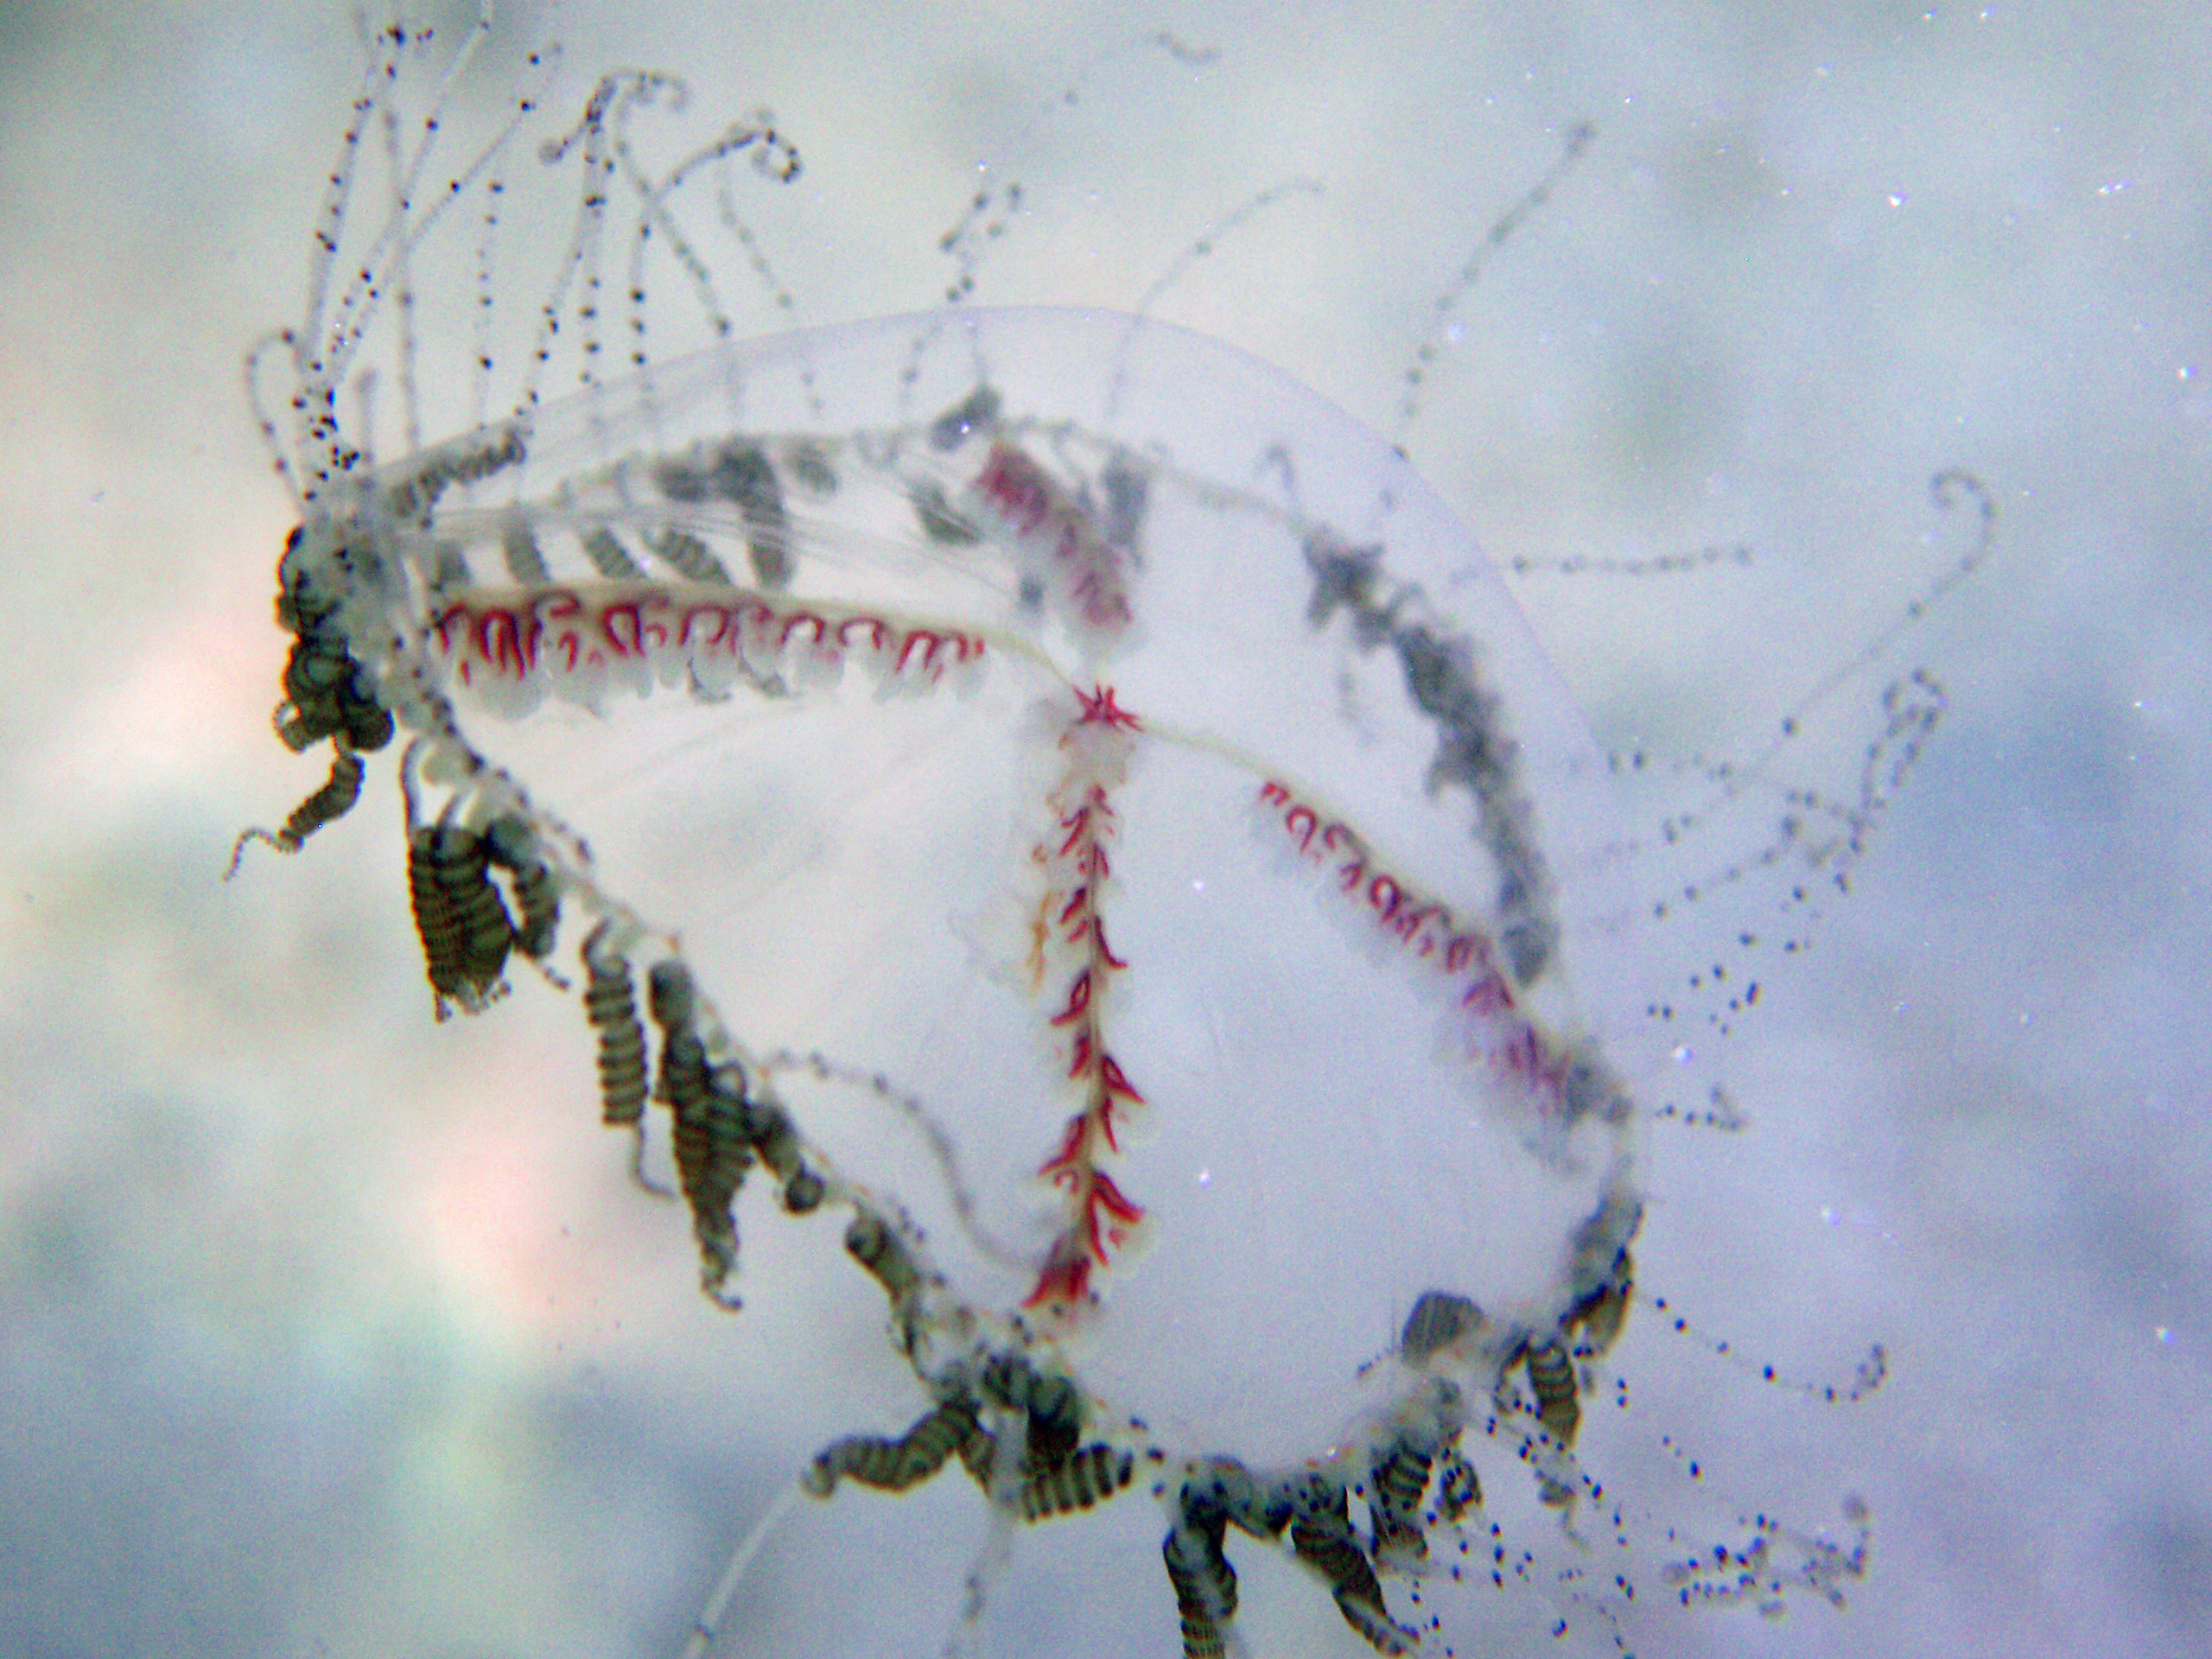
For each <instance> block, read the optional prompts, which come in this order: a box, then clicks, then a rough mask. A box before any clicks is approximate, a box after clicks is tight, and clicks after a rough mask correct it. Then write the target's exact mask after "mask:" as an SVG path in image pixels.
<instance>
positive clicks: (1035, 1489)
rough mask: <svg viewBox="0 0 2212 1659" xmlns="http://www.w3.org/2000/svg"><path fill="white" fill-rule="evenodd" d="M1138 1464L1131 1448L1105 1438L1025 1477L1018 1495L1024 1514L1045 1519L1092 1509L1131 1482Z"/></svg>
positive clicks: (1035, 1519)
mask: <svg viewBox="0 0 2212 1659" xmlns="http://www.w3.org/2000/svg"><path fill="white" fill-rule="evenodd" d="M1135 1466H1136V1460H1135V1459H1134V1458H1132V1457H1131V1456H1130V1455H1129V1454H1128V1452H1120V1451H1116V1449H1115V1448H1114V1447H1112V1446H1107V1445H1105V1444H1103V1442H1102V1443H1100V1444H1097V1445H1094V1446H1084V1448H1083V1449H1082V1450H1080V1451H1078V1452H1075V1453H1074V1454H1072V1455H1071V1456H1069V1457H1066V1458H1063V1459H1059V1460H1058V1462H1053V1463H1046V1464H1044V1465H1040V1466H1039V1467H1038V1468H1037V1469H1035V1470H1034V1471H1032V1472H1031V1473H1030V1474H1028V1475H1027V1477H1025V1478H1023V1480H1022V1483H1021V1487H1020V1495H1019V1499H1018V1501H1019V1502H1020V1506H1021V1518H1022V1519H1023V1520H1024V1521H1044V1520H1048V1519H1050V1518H1051V1517H1052V1516H1056V1515H1071V1514H1073V1513H1074V1512H1075V1511H1077V1510H1087V1509H1090V1507H1091V1506H1092V1505H1093V1504H1096V1503H1101V1502H1103V1500H1105V1499H1107V1498H1109V1497H1113V1496H1114V1494H1115V1493H1116V1492H1118V1491H1121V1490H1122V1488H1123V1487H1124V1486H1127V1485H1128V1484H1129V1478H1130V1476H1131V1475H1132V1474H1133V1473H1134V1472H1135Z"/></svg>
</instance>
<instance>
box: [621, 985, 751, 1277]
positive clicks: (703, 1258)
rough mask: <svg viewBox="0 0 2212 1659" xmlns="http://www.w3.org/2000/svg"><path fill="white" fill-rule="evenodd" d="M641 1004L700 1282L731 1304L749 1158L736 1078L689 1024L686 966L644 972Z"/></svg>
mask: <svg viewBox="0 0 2212 1659" xmlns="http://www.w3.org/2000/svg"><path fill="white" fill-rule="evenodd" d="M645 1001H646V1006H647V1007H648V1009H649V1010H650V1011H651V1013H652V1019H653V1023H654V1024H655V1025H656V1026H658V1027H660V1031H661V1055H660V1081H659V1087H658V1096H659V1097H660V1098H661V1099H662V1100H664V1101H665V1102H666V1103H668V1106H669V1109H670V1111H671V1114H672V1115H673V1116H674V1119H675V1128H674V1134H673V1136H672V1139H673V1141H674V1142H675V1150H676V1175H677V1184H678V1185H680V1186H681V1187H682V1188H683V1201H684V1202H685V1204H687V1205H690V1210H691V1232H692V1236H693V1237H695V1238H696V1240H697V1241H698V1243H699V1280H700V1284H701V1286H702V1287H703V1288H704V1289H705V1291H706V1292H707V1294H709V1296H712V1297H713V1298H714V1299H715V1300H716V1301H719V1302H721V1303H723V1304H724V1305H725V1306H733V1307H734V1306H737V1298H736V1295H735V1294H734V1292H732V1291H730V1290H729V1289H728V1284H729V1281H730V1277H731V1275H732V1274H734V1273H735V1272H736V1271H737V1221H736V1217H734V1215H733V1214H732V1213H731V1206H732V1205H733V1204H734V1201H735V1199H736V1198H737V1192H738V1189H739V1187H740V1186H741V1185H743V1183H744V1180H745V1172H746V1170H747V1167H748V1166H750V1165H751V1163H752V1161H753V1147H752V1141H751V1137H750V1135H748V1134H747V1129H748V1128H749V1125H748V1123H747V1111H746V1102H745V1095H744V1091H743V1087H742V1077H741V1075H739V1074H737V1070H736V1068H735V1067H734V1066H729V1067H718V1068H714V1069H712V1070H710V1069H709V1065H708V1063H707V1047H706V1044H705V1042H704V1041H703V1040H702V1039H701V1038H700V1035H699V1032H698V1028H697V1026H696V1014H697V996H696V992H695V991H694V989H693V988H692V984H691V970H690V969H688V968H686V967H685V966H684V965H683V963H680V962H677V961H675V960H673V959H671V960H669V961H666V962H657V963H654V964H653V966H652V971H651V972H649V973H648V974H647V975H646V976H645Z"/></svg>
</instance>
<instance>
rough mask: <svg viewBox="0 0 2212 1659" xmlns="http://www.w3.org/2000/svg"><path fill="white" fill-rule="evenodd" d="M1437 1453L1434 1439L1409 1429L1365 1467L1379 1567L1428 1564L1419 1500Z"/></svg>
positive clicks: (1430, 1434) (1382, 1447)
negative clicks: (1366, 1469)
mask: <svg viewBox="0 0 2212 1659" xmlns="http://www.w3.org/2000/svg"><path fill="white" fill-rule="evenodd" d="M1436 1452H1437V1437H1436V1435H1435V1434H1434V1433H1433V1432H1430V1431H1428V1430H1427V1429H1423V1428H1418V1427H1413V1426H1410V1425H1409V1426H1408V1427H1404V1428H1402V1429H1400V1430H1399V1431H1398V1433H1396V1434H1395V1436H1394V1437H1392V1438H1391V1439H1390V1440H1389V1441H1387V1442H1385V1443H1384V1444H1383V1445H1380V1446H1376V1448H1375V1452H1374V1455H1373V1458H1372V1459H1371V1461H1370V1464H1369V1466H1368V1482H1369V1485H1368V1510H1369V1512H1370V1514H1371V1515H1372V1516H1373V1518H1374V1522H1375V1537H1374V1551H1375V1564H1376V1566H1377V1567H1385V1566H1388V1567H1410V1566H1412V1565H1413V1564H1414V1562H1416V1561H1420V1560H1426V1559H1427V1555H1428V1539H1427V1536H1426V1535H1424V1534H1423V1533H1422V1531H1421V1494H1422V1493H1423V1492H1424V1491H1427V1489H1428V1473H1429V1470H1430V1468H1431V1466H1432V1465H1433V1464H1434V1462H1435V1460H1436Z"/></svg>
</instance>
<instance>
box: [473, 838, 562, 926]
mask: <svg viewBox="0 0 2212 1659" xmlns="http://www.w3.org/2000/svg"><path fill="white" fill-rule="evenodd" d="M484 849H485V851H486V853H487V854H489V855H490V856H491V860H492V862H493V863H494V864H496V865H498V866H499V868H501V869H503V870H505V871H506V872H507V874H508V876H509V877H510V879H511V880H512V882H513V885H514V895H515V907H516V908H517V909H518V910H519V911H521V912H522V918H521V920H520V921H518V923H516V925H515V930H514V944H515V949H516V950H519V951H521V952H522V953H523V955H524V956H525V957H530V958H531V960H532V961H533V962H542V961H543V960H544V958H545V957H548V956H550V955H551V954H552V950H553V938H554V935H555V934H556V933H557V932H558V931H560V927H561V889H560V884H559V883H558V882H556V880H554V878H553V872H552V871H551V870H550V868H547V866H546V864H545V861H543V859H541V858H539V857H538V855H537V836H536V834H535V833H534V832H532V830H531V827H530V826H529V825H528V824H527V823H524V822H523V820H521V819H520V818H517V817H499V818H494V819H493V820H492V822H491V823H490V824H489V825H488V826H487V827H486V829H485V831H484Z"/></svg>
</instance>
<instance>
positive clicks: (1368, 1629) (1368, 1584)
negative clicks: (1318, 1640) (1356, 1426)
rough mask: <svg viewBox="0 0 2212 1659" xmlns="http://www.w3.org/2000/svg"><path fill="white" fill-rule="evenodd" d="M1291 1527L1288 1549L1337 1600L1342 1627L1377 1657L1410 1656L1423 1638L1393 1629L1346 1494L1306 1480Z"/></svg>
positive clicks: (1397, 1626)
mask: <svg viewBox="0 0 2212 1659" xmlns="http://www.w3.org/2000/svg"><path fill="white" fill-rule="evenodd" d="M1296 1503H1297V1509H1296V1512H1295V1513H1294V1515H1293V1516H1292V1517H1291V1522H1290V1547H1291V1548H1292V1549H1294V1551H1296V1552H1297V1554H1298V1559H1299V1560H1301V1561H1303V1562H1305V1563H1306V1566H1308V1567H1312V1568H1313V1570H1314V1571H1315V1572H1316V1573H1319V1574H1320V1575H1321V1577H1322V1579H1323V1580H1325V1582H1326V1583H1327V1585H1328V1586H1329V1593H1330V1595H1331V1596H1332V1597H1333V1598H1334V1599H1335V1600H1336V1604H1337V1611H1338V1612H1340V1613H1342V1614H1343V1615H1344V1623H1345V1624H1349V1625H1351V1627H1352V1629H1353V1630H1357V1631H1358V1632H1359V1634H1360V1635H1361V1636H1363V1637H1365V1638H1366V1640H1367V1643H1368V1645H1369V1646H1370V1647H1372V1648H1373V1649H1375V1650H1376V1652H1377V1653H1380V1654H1384V1655H1387V1656H1391V1659H1395V1656H1397V1655H1400V1654H1405V1653H1410V1652H1412V1651H1413V1649H1414V1647H1415V1645H1416V1644H1417V1643H1419V1641H1420V1637H1417V1636H1415V1635H1414V1632H1413V1631H1411V1630H1407V1629H1406V1628H1405V1627H1404V1626H1403V1625H1401V1624H1396V1623H1395V1622H1394V1621H1393V1620H1392V1619H1391V1618H1390V1614H1389V1609H1387V1608H1386V1607H1385V1606H1384V1605H1383V1586H1382V1585H1381V1584H1380V1583H1379V1582H1378V1581H1377V1580H1376V1577H1375V1568H1374V1567H1373V1565H1372V1564H1371V1563H1370V1561H1369V1560H1368V1559H1367V1554H1366V1552H1365V1551H1364V1550H1363V1549H1361V1548H1360V1547H1359V1540H1358V1538H1357V1536H1356V1535H1354V1534H1353V1532H1352V1529H1351V1511H1350V1506H1349V1504H1348V1503H1347V1501H1346V1498H1345V1494H1344V1488H1343V1487H1342V1486H1340V1485H1338V1484H1336V1483H1334V1482H1333V1481H1329V1480H1325V1479H1320V1478H1314V1479H1311V1480H1308V1481H1307V1482H1306V1484H1305V1488H1304V1490H1303V1491H1300V1493H1299V1494H1298V1495H1297V1498H1296Z"/></svg>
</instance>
